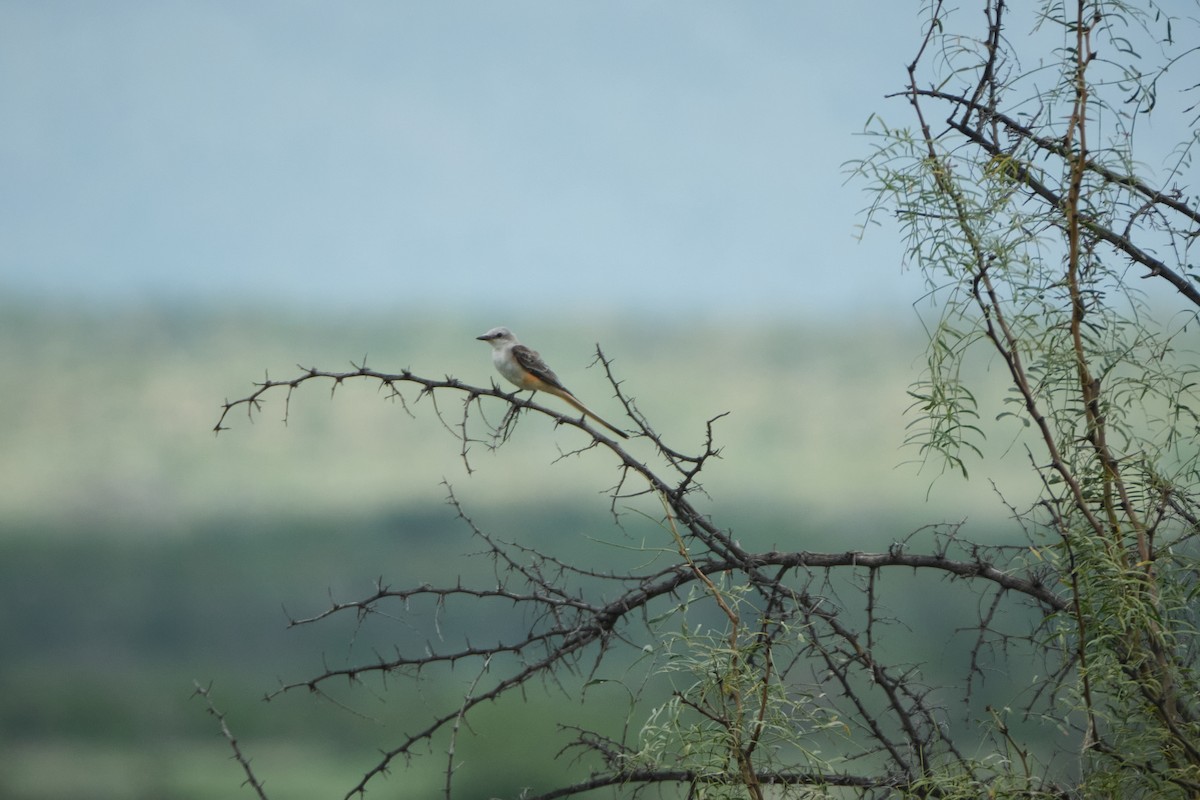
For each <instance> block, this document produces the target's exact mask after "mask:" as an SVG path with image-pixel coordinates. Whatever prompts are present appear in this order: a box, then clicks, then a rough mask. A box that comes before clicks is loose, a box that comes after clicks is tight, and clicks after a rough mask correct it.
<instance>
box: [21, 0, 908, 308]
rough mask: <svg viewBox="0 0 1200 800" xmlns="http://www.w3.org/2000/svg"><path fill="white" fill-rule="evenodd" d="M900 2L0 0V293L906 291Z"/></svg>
mask: <svg viewBox="0 0 1200 800" xmlns="http://www.w3.org/2000/svg"><path fill="white" fill-rule="evenodd" d="M919 8H920V3H919V2H916V0H914V1H913V2H899V1H897V2H878V1H877V0H870V1H868V0H862V1H861V2H855V1H853V0H851V1H848V2H842V3H829V2H806V1H802V0H753V1H752V2H750V1H747V2H715V1H714V2H709V1H708V0H702V1H699V2H690V1H689V2H684V1H683V0H675V1H673V2H653V1H652V0H628V1H620V0H603V1H601V0H595V1H594V2H574V1H571V2H564V0H523V1H517V0H503V1H497V0H487V1H484V0H476V1H474V2H401V1H400V0H355V1H354V2H349V3H347V2H333V1H332V0H330V1H329V2H298V1H297V0H286V1H284V0H255V1H254V2H245V0H232V1H229V2H190V1H188V2H184V1H182V0H180V1H174V0H154V2H126V1H125V0H107V1H106V2H104V3H72V2H58V0H39V2H12V1H11V0H0V109H2V111H0V113H2V115H3V122H2V123H0V175H2V176H3V178H2V179H0V242H2V243H3V245H2V246H0V291H2V290H4V288H5V287H8V288H10V289H13V288H15V289H17V290H20V291H36V292H68V293H71V294H73V295H75V296H82V297H88V298H91V297H95V298H102V299H139V298H145V297H146V296H156V295H166V296H168V297H173V298H178V297H199V298H201V299H205V300H219V299H221V298H229V299H236V300H239V301H242V302H245V301H247V300H249V301H255V300H257V299H259V298H268V297H275V298H277V299H279V300H281V301H283V302H304V303H313V302H327V303H330V304H333V305H336V306H339V307H342V308H353V307H364V308H368V307H369V308H372V309H378V308H380V307H387V306H413V305H417V306H419V307H421V308H424V309H434V310H436V309H437V308H439V307H442V306H454V307H464V308H470V309H487V308H489V307H504V308H513V309H529V308H537V307H541V306H543V305H547V306H548V307H561V306H563V305H564V304H565V305H567V306H569V307H571V308H578V309H581V310H582V309H588V310H610V311H645V310H653V309H663V308H665V309H678V310H683V311H690V310H704V311H711V310H723V309H734V310H756V309H764V310H769V311H773V312H784V313H787V312H789V311H805V310H808V311H816V310H825V311H828V310H833V311H835V312H836V311H839V310H849V309H850V308H851V307H852V304H853V303H856V302H859V301H861V300H862V299H863V298H864V297H867V298H874V303H873V305H876V306H877V307H879V306H882V307H891V308H896V309H903V308H904V307H905V306H906V305H907V304H908V303H910V302H912V301H913V300H914V299H916V296H917V294H918V293H919V281H918V280H916V279H915V277H914V276H911V275H908V276H902V274H901V269H900V262H901V254H900V251H899V248H898V246H897V243H896V240H895V238H894V236H892V235H889V234H877V235H873V236H870V237H868V239H867V241H866V242H865V243H861V244H860V243H859V242H857V241H856V238H855V226H856V224H857V223H858V222H859V221H860V220H859V217H858V216H857V212H858V211H859V209H861V208H862V207H863V206H864V205H865V204H866V202H867V199H868V198H867V196H866V195H865V194H864V191H863V187H862V186H861V185H859V184H857V183H852V184H850V185H845V181H846V174H845V172H844V168H843V167H842V163H843V162H845V161H846V160H848V159H852V158H857V157H861V156H863V155H864V154H865V153H866V148H867V143H866V142H865V141H864V140H863V139H861V138H859V137H856V136H855V135H854V134H856V133H857V132H859V131H861V129H862V127H863V124H864V122H865V121H866V119H867V117H868V115H870V114H871V113H872V112H873V111H879V110H886V111H888V112H889V116H890V117H892V118H894V119H896V120H898V121H900V122H907V118H906V111H905V109H904V108H903V105H902V104H903V101H899V100H892V101H885V100H884V99H883V95H884V94H886V93H888V92H891V91H895V90H896V89H898V88H900V87H901V86H902V84H903V80H904V77H905V75H904V65H905V63H906V62H907V60H909V59H910V58H911V56H912V53H913V52H914V49H915V47H916V45H917V40H918V37H919V31H920V25H919Z"/></svg>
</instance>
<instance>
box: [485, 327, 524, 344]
mask: <svg viewBox="0 0 1200 800" xmlns="http://www.w3.org/2000/svg"><path fill="white" fill-rule="evenodd" d="M475 338H476V339H478V340H479V341H481V342H488V343H489V344H491V345H492V347H501V346H503V345H506V344H509V343H510V342H515V341H516V340H517V337H515V336H513V333H512V331H510V330H509V329H508V328H504V327H500V328H492V329H491V330H490V331H488V332H487V333H485V334H484V335H483V336H476V337H475Z"/></svg>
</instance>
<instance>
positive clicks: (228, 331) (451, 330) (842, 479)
mask: <svg viewBox="0 0 1200 800" xmlns="http://www.w3.org/2000/svg"><path fill="white" fill-rule="evenodd" d="M520 322H521V321H520V320H512V319H502V320H501V319H497V320H478V319H442V320H437V321H433V320H431V319H411V318H408V317H406V316H405V315H402V314H397V315H395V316H394V317H384V316H380V317H375V318H365V319H341V318H324V317H321V316H320V315H316V314H314V315H302V314H298V313H297V314H292V315H285V314H279V313H269V312H258V311H255V310H251V309H242V310H239V311H230V310H226V311H205V310H202V309H186V308H163V307H160V308H146V309H141V310H126V311H122V312H116V313H112V312H109V313H105V312H102V311H99V310H95V311H85V310H80V309H73V308H65V309H48V310H47V309H22V308H7V309H5V310H4V313H3V323H2V328H0V334H2V335H0V364H3V374H4V375H5V376H6V378H5V380H4V381H3V382H2V383H0V408H3V409H4V413H3V416H2V420H0V484H2V485H3V486H5V487H6V488H5V491H4V492H3V493H2V494H0V517H2V518H3V519H5V520H7V521H9V523H10V524H11V523H36V524H38V525H39V527H42V526H44V525H46V524H51V525H52V526H53V527H54V528H55V529H56V530H58V531H59V532H60V533H61V534H64V535H66V534H69V533H70V531H71V530H73V529H74V528H75V527H76V526H78V525H80V524H94V523H96V522H97V521H105V522H109V523H115V524H123V523H129V524H132V526H133V527H135V528H141V527H142V523H147V522H152V523H153V528H154V529H155V531H156V532H157V533H159V534H161V533H164V532H169V531H172V530H182V529H186V528H187V527H188V526H189V525H190V524H191V523H192V522H193V521H196V520H205V519H214V518H223V517H227V516H229V515H241V516H260V515H278V514H288V513H293V514H294V513H306V514H310V513H342V512H348V511H354V512H356V513H361V512H364V511H368V510H372V509H383V510H390V509H395V508H403V507H414V506H421V505H425V504H429V503H438V502H441V501H442V500H443V499H444V497H445V495H446V488H445V487H444V486H443V485H442V481H443V479H444V480H445V481H447V482H449V483H450V484H452V485H453V486H454V488H455V490H456V492H458V493H459V495H460V497H461V498H462V499H464V500H465V501H468V502H470V503H479V504H482V505H489V506H494V505H505V504H518V505H524V504H526V503H527V502H529V501H530V500H531V499H533V500H535V501H541V500H545V499H546V498H548V497H550V498H554V499H556V500H561V499H569V498H577V497H593V498H594V497H595V496H596V493H598V492H600V491H602V490H603V489H604V488H606V487H608V486H610V485H612V484H613V482H614V481H615V480H616V478H617V474H616V473H615V471H614V464H613V462H612V460H611V459H607V458H605V457H603V455H602V454H601V453H600V452H599V451H595V452H589V453H587V454H585V455H583V456H580V457H571V458H567V459H564V460H562V461H560V462H558V463H553V462H554V459H555V457H556V456H557V454H558V453H559V451H560V450H570V449H573V448H574V447H577V446H579V445H580V444H583V443H584V441H585V440H584V438H583V434H581V433H580V432H578V431H573V430H569V429H565V428H564V429H559V430H555V429H554V427H553V425H552V424H550V423H549V421H548V420H546V419H541V418H534V417H533V416H531V415H527V416H526V418H525V419H522V420H521V422H520V425H519V428H518V432H517V434H516V436H515V437H514V438H513V441H512V442H510V443H509V444H508V445H507V446H505V447H504V448H502V449H501V450H500V451H498V452H495V453H493V452H488V450H487V449H486V448H485V447H483V446H481V445H478V444H476V445H474V446H473V448H472V450H471V452H470V462H471V466H472V468H473V469H475V470H477V471H476V473H475V474H474V475H468V473H467V470H466V469H465V467H464V465H463V462H462V459H461V457H460V454H459V451H460V445H459V443H458V442H456V441H455V440H454V438H453V437H452V436H451V434H450V433H448V432H447V431H446V430H445V429H444V428H443V427H442V425H441V424H439V423H438V421H437V420H436V418H435V415H434V409H433V403H432V402H430V399H429V398H428V397H426V398H420V399H418V398H417V395H416V393H415V392H412V391H410V392H409V393H408V400H409V403H408V405H409V409H410V411H411V412H412V413H413V414H414V415H415V419H414V418H412V417H410V416H409V415H408V414H407V413H406V412H405V410H404V409H403V408H402V407H401V405H400V404H398V403H395V402H391V401H388V400H386V399H385V397H384V395H383V393H382V392H381V391H380V389H379V387H378V385H377V384H372V383H371V382H369V381H366V380H356V381H352V382H349V383H347V384H345V385H343V386H342V387H340V388H339V389H338V390H337V393H336V395H335V396H334V398H333V399H332V400H331V394H330V388H331V385H330V384H329V383H328V382H320V381H314V382H310V383H308V384H306V385H304V386H302V387H300V388H299V389H297V390H296V392H294V393H293V395H292V397H291V401H290V407H289V409H288V411H289V413H288V423H287V425H286V427H285V426H284V425H283V424H281V420H282V419H283V416H284V413H285V402H284V401H285V392H283V391H278V390H277V391H276V392H274V393H272V394H270V395H268V396H267V397H265V398H264V399H265V406H264V407H263V409H262V411H261V413H260V414H259V415H258V416H257V419H256V421H255V422H254V423H253V424H250V422H249V421H248V420H247V418H246V416H245V414H244V413H241V412H235V413H233V414H232V415H231V417H230V418H229V419H228V420H227V424H228V425H230V426H231V427H233V430H231V431H227V432H225V433H222V434H221V435H220V436H214V434H213V432H212V428H213V425H214V424H215V423H216V421H217V418H218V415H219V411H220V408H219V407H220V403H221V402H222V401H223V400H225V399H227V398H228V399H235V398H240V397H243V396H245V395H247V394H249V393H250V392H251V391H252V390H253V388H254V387H253V386H252V383H253V382H254V381H258V380H261V379H262V378H263V377H264V375H269V376H270V377H271V378H274V379H277V380H278V379H284V378H292V377H296V376H297V375H299V374H300V373H301V370H300V368H299V367H298V366H297V365H298V364H299V365H303V366H305V367H309V366H315V367H319V368H322V369H327V370H350V369H351V362H352V361H353V362H355V363H361V361H362V360H363V358H364V357H365V358H366V361H367V363H368V365H370V366H372V367H373V368H375V369H378V370H381V371H387V372H398V371H400V370H401V369H403V368H409V369H411V370H413V371H414V372H415V373H417V374H420V375H423V376H427V377H433V378H440V377H442V376H445V375H452V376H454V377H457V378H459V379H460V380H463V381H465V382H467V383H472V384H476V385H483V386H487V385H489V384H490V383H491V381H492V380H493V379H494V378H496V376H495V373H494V372H493V370H492V368H491V365H490V360H489V351H488V348H487V346H486V345H484V344H483V343H481V342H477V341H474V338H473V337H474V336H475V335H476V334H478V333H479V332H481V331H482V330H485V329H487V328H488V327H490V326H491V325H492V324H493V323H496V324H499V323H503V324H508V325H510V326H511V327H513V328H514V329H515V330H516V332H517V333H518V335H519V336H521V337H522V338H523V339H524V340H525V341H526V342H528V343H529V344H530V345H531V346H533V347H535V348H537V349H539V350H540V351H541V352H542V355H543V356H544V357H545V358H546V359H547V361H548V362H549V363H550V364H551V366H553V367H554V368H555V370H556V371H557V372H558V373H559V376H560V377H561V378H562V379H563V381H564V382H565V383H566V384H567V386H569V387H570V388H571V389H572V390H573V391H574V392H576V393H577V394H578V395H579V396H580V397H581V398H583V399H584V401H585V402H587V403H588V404H589V405H591V406H593V407H594V408H595V409H596V410H597V411H598V412H599V413H600V414H601V415H603V416H606V417H608V418H609V419H614V418H616V421H617V422H618V424H622V425H623V426H624V427H629V426H628V425H626V424H625V421H624V420H622V419H621V418H620V417H621V415H620V413H619V411H620V408H619V406H618V404H617V402H616V400H615V399H613V398H612V396H611V391H610V390H609V388H608V387H607V385H606V384H605V382H604V379H603V375H602V373H601V370H600V369H599V368H598V367H596V368H592V369H588V368H587V367H588V365H589V363H590V362H591V361H592V355H593V349H594V347H595V342H597V341H599V342H600V343H601V345H602V347H603V349H604V352H605V353H606V354H607V355H608V356H609V357H610V358H612V359H613V360H614V369H615V370H616V372H617V374H618V375H619V377H620V378H621V379H622V380H623V381H624V384H623V386H624V389H625V391H626V392H628V393H629V394H630V395H632V396H633V397H635V398H636V401H637V403H638V405H639V407H640V408H641V410H642V411H643V413H645V415H646V416H647V417H648V418H649V419H650V421H651V422H652V424H653V425H654V426H655V427H656V428H657V429H658V430H659V431H660V432H662V433H663V434H664V437H665V440H666V441H667V442H668V443H670V444H671V445H672V446H674V447H676V448H677V449H679V450H682V451H685V452H688V451H697V450H699V448H700V446H701V442H702V440H703V437H704V424H705V421H706V420H708V419H710V418H712V417H715V416H717V415H718V414H722V413H724V412H728V416H725V417H723V418H722V419H720V420H718V421H717V422H716V423H715V426H714V437H715V440H716V442H717V444H718V446H720V447H721V448H722V459H721V460H720V461H715V462H713V463H712V465H711V467H710V469H708V470H706V472H705V479H704V481H703V483H704V486H705V487H706V488H707V489H708V491H709V493H710V494H711V496H712V498H713V507H714V509H720V508H721V507H729V506H742V505H745V504H752V505H769V506H770V507H772V508H776V509H779V510H780V511H781V512H784V513H796V512H801V513H803V514H804V515H805V516H806V517H808V518H809V519H814V520H832V519H837V520H843V519H844V518H845V516H846V515H847V514H852V515H861V516H871V515H884V516H887V517H889V518H892V519H895V518H896V516H897V515H900V516H903V517H905V518H907V517H910V516H911V517H913V518H914V519H917V520H921V521H929V520H930V518H931V517H932V518H936V519H941V518H952V519H957V518H961V517H964V516H970V515H973V514H994V513H997V508H998V504H997V503H996V501H995V497H994V496H993V494H992V490H991V488H990V486H989V485H988V483H987V481H986V480H979V479H976V480H972V481H970V482H964V481H962V480H961V479H959V478H956V477H953V476H947V477H945V478H942V479H939V480H935V478H937V477H938V475H939V472H940V470H941V465H940V463H938V462H936V460H935V461H934V462H933V463H932V464H930V465H929V466H928V468H926V469H925V470H923V471H920V470H918V469H917V467H916V466H915V465H914V464H912V463H911V462H912V461H913V460H914V459H918V458H919V457H920V454H919V453H918V451H917V450H916V449H915V448H912V447H908V448H905V447H902V444H903V441H904V438H905V436H906V433H907V432H906V429H905V426H906V424H908V423H909V422H911V421H912V419H911V417H909V418H906V417H905V415H904V411H905V408H906V407H907V406H909V405H910V403H911V402H912V401H911V398H909V397H908V396H907V395H906V389H907V388H908V386H909V385H910V384H911V383H912V382H913V381H914V380H915V379H916V377H917V376H918V375H919V374H920V372H921V370H922V368H923V356H922V348H923V341H922V338H921V335H920V334H919V332H918V329H917V326H916V324H915V320H912V319H899V320H882V319H881V320H870V319H865V320H849V319H847V320H844V321H843V322H841V323H838V324H836V325H832V324H830V323H821V324H817V323H810V324H805V323H794V324H792V323H780V322H754V321H749V320H739V321H726V320H717V321H713V322H710V323H705V322H704V321H700V322H686V323H685V322H682V321H675V322H671V323H666V322H662V323H660V322H655V321H653V320H641V319H638V320H629V319H614V318H604V317H600V318H598V319H595V320H572V321H570V322H569V323H568V322H563V324H561V325H558V326H536V325H527V326H522V325H521V324H520ZM979 367H980V369H987V368H988V367H989V365H987V364H981V365H979ZM985 379H987V380H992V379H995V380H999V379H1000V376H999V375H985ZM983 399H984V400H985V401H986V400H987V399H988V398H987V397H984V398H983ZM543 402H546V403H548V404H550V405H553V404H554V403H555V402H557V401H555V400H554V399H553V398H544V399H543ZM438 404H439V407H440V409H441V411H442V413H443V415H444V416H445V418H446V421H447V422H448V423H449V424H451V425H454V424H456V423H457V422H458V421H459V419H460V417H461V401H460V398H459V397H458V396H453V395H450V394H442V395H440V396H439V398H438ZM486 409H487V413H488V415H489V418H490V419H491V420H492V421H497V420H498V419H499V418H500V417H501V415H502V413H503V410H504V409H503V407H502V406H501V405H500V404H499V403H496V402H489V403H487V404H486ZM997 411H998V409H997ZM981 413H982V414H983V415H984V418H985V419H986V418H987V414H989V413H994V412H991V411H989V410H988V409H987V408H984V409H983V410H982V411H981ZM472 431H473V433H475V434H476V435H478V436H480V437H485V431H484V430H483V427H482V426H481V425H480V424H478V421H477V420H474V421H473V422H472ZM1018 432H1019V429H1017V428H1016V427H1015V426H1014V430H1013V434H1014V435H1016V434H1017V433H1018ZM1011 443H1012V442H1011V441H999V442H989V443H985V442H979V444H981V445H982V446H984V447H985V448H990V449H991V450H992V451H994V452H1000V451H1003V450H1005V449H1007V448H1009V446H1010V445H1011ZM630 449H631V451H632V452H633V453H634V454H635V455H645V456H646V457H650V449H649V447H647V446H646V445H645V444H644V443H642V442H638V441H636V440H634V441H633V442H632V443H631V445H630ZM906 462H908V463H906ZM985 466H986V468H987V473H984V471H983V468H984V467H985ZM980 473H981V474H980V476H979V477H982V476H984V475H985V474H986V477H988V478H994V479H996V480H997V481H998V483H999V484H1000V485H1001V486H1002V488H1005V489H1006V490H1007V491H1021V490H1023V489H1024V488H1027V483H1025V477H1024V473H1025V469H1024V464H1023V463H1022V458H1021V455H1020V454H1019V453H1016V454H1012V455H1011V456H1010V457H1009V458H1008V459H1006V460H1003V461H1000V462H998V463H988V464H986V465H980ZM973 477H977V476H973ZM931 486H932V491H930V489H931ZM927 492H929V495H928V498H927ZM886 544H887V542H886V541H876V542H875V543H871V542H870V541H869V540H866V541H862V542H859V543H856V545H855V546H857V547H881V546H886Z"/></svg>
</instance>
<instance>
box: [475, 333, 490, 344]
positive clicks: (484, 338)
mask: <svg viewBox="0 0 1200 800" xmlns="http://www.w3.org/2000/svg"><path fill="white" fill-rule="evenodd" d="M475 338H476V339H478V340H479V341H481V342H486V341H488V340H489V339H490V338H491V337H490V336H488V335H487V334H484V335H483V336H476V337H475Z"/></svg>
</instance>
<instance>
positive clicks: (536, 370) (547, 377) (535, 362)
mask: <svg viewBox="0 0 1200 800" xmlns="http://www.w3.org/2000/svg"><path fill="white" fill-rule="evenodd" d="M512 354H513V358H515V359H516V360H517V363H518V364H520V365H521V366H522V367H524V368H525V369H527V370H529V371H530V372H531V373H533V374H534V375H535V376H537V377H538V378H541V379H542V380H544V381H545V382H546V383H548V384H550V385H551V386H556V387H558V388H559V389H562V390H563V391H564V392H569V390H568V389H567V387H565V386H563V385H562V381H560V380H559V379H558V376H557V375H555V374H554V370H552V369H550V367H548V366H546V362H545V361H542V357H541V356H539V355H538V354H537V351H535V350H530V349H529V348H528V347H526V346H525V345H523V344H518V345H514V346H513V349H512Z"/></svg>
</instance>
